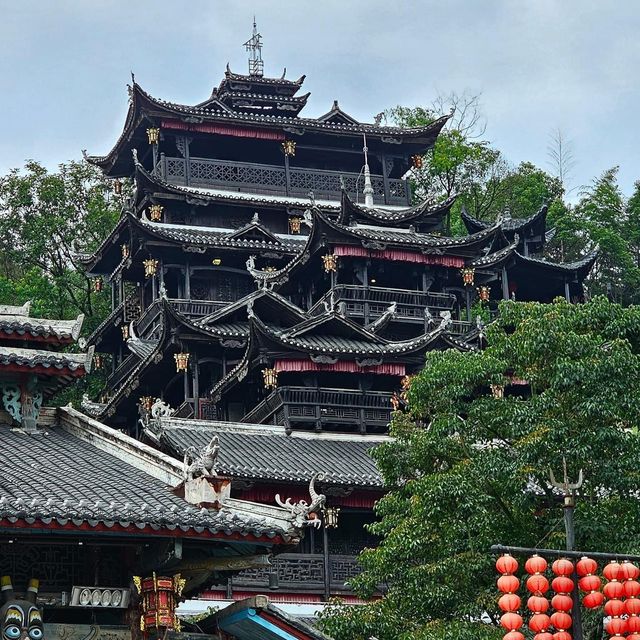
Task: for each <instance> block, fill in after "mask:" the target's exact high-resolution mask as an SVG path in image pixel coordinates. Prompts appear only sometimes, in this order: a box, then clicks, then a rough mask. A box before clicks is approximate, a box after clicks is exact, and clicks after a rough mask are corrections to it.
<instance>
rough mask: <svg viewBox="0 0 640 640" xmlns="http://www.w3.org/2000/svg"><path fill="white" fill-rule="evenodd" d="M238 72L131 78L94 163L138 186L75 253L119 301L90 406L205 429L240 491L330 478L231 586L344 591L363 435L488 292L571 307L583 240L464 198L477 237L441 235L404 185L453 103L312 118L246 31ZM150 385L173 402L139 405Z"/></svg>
mask: <svg viewBox="0 0 640 640" xmlns="http://www.w3.org/2000/svg"><path fill="white" fill-rule="evenodd" d="M254 44H255V43H254ZM258 63H259V64H258ZM250 71H251V73H250V74H249V75H242V74H238V73H234V72H232V71H231V70H230V69H229V67H228V66H227V70H226V72H225V74H224V77H223V79H222V81H221V82H220V84H219V85H218V86H217V87H216V88H214V89H213V91H212V93H211V95H210V97H209V98H207V99H206V100H204V101H203V102H201V103H199V104H197V105H193V106H192V105H183V104H175V103H172V102H167V101H165V100H160V99H158V98H154V97H153V96H151V95H150V94H149V93H148V92H146V91H145V90H144V89H143V88H142V87H141V86H140V85H139V84H138V83H137V82H135V81H134V82H133V84H132V85H131V86H130V88H129V111H128V114H127V118H126V122H125V125H124V129H123V131H122V134H121V136H120V138H119V139H118V141H117V142H116V144H115V146H114V147H113V149H112V150H111V151H110V152H109V153H108V154H107V155H105V156H102V157H96V156H90V157H88V160H89V161H90V162H92V163H93V164H95V165H97V166H99V167H100V168H101V169H102V170H103V171H104V173H105V174H106V175H107V176H109V177H111V178H113V180H114V188H115V190H116V193H120V192H121V190H122V182H121V181H122V179H129V180H131V181H132V182H133V185H134V188H133V192H132V196H131V197H130V198H126V199H124V196H123V211H122V216H121V218H120V221H119V222H118V224H117V226H116V228H115V229H114V230H113V232H112V233H111V235H110V236H109V237H108V238H107V239H106V240H105V242H104V243H103V244H102V246H101V247H100V248H99V249H98V250H97V251H96V253H95V254H94V255H92V256H91V257H88V258H87V259H86V268H87V271H88V272H89V273H91V274H92V275H93V276H94V277H95V278H97V279H100V280H101V281H102V283H108V284H109V285H110V286H111V288H112V301H113V310H112V313H111V315H110V316H109V317H108V318H107V319H106V320H105V321H104V322H103V323H102V325H101V326H100V327H99V328H98V329H97V330H96V331H95V332H94V333H93V335H92V336H91V337H90V339H89V343H90V344H91V345H93V346H94V347H95V349H96V353H99V354H101V356H100V358H99V360H100V361H101V362H103V366H108V367H110V368H109V371H108V379H107V385H106V388H105V390H104V394H103V396H102V397H101V398H99V399H96V401H93V402H87V403H85V409H86V410H87V411H90V412H91V413H92V414H93V415H94V416H96V417H98V418H99V419H101V420H107V421H108V422H109V423H110V424H111V425H112V426H115V427H117V428H119V429H124V430H126V431H127V432H129V433H130V434H133V435H135V436H136V437H138V438H143V439H146V440H147V441H150V442H153V443H155V445H156V446H158V447H160V448H161V449H163V450H165V451H166V452H168V453H171V454H174V455H176V454H177V455H182V454H183V453H184V452H185V451H188V450H189V449H190V447H196V448H199V447H201V446H203V445H204V444H206V442H208V441H209V440H210V438H211V435H212V434H213V433H215V434H217V435H218V437H219V441H220V447H221V451H220V456H219V470H220V471H221V472H222V473H224V474H225V475H228V476H230V477H233V478H234V485H233V487H234V491H235V492H236V494H237V496H238V497H243V498H247V499H251V500H256V501H261V502H268V503H271V502H272V501H273V500H274V499H275V495H276V494H278V493H280V494H286V495H287V496H292V497H294V498H296V497H302V495H303V493H304V492H305V491H306V484H307V483H308V482H309V480H310V479H311V478H312V477H313V476H314V475H315V474H316V473H317V472H322V473H323V476H321V478H320V479H319V485H320V486H321V487H322V491H323V493H325V494H326V495H327V496H328V502H329V507H328V510H327V512H326V513H325V516H324V518H325V524H326V525H327V527H325V529H324V530H323V532H322V533H320V534H318V533H317V532H313V535H310V536H307V538H306V539H305V541H304V543H303V545H304V546H303V547H300V548H298V549H297V550H296V551H295V553H294V552H292V553H291V554H289V555H283V556H279V557H278V558H277V560H276V565H275V569H271V570H269V571H264V572H261V571H255V572H253V573H251V572H249V573H245V574H242V575H241V576H240V577H237V578H235V579H234V582H233V584H231V583H229V585H227V593H228V594H234V595H238V594H240V595H242V594H244V595H250V594H251V593H252V592H255V591H259V590H264V589H265V588H266V587H268V586H270V587H271V588H272V589H274V590H275V589H280V591H281V592H284V593H289V594H290V593H293V592H295V593H298V594H299V593H301V592H308V593H309V594H312V596H313V597H326V596H329V595H330V594H332V593H347V592H348V590H347V588H346V587H345V584H344V583H345V581H346V580H347V579H348V578H349V577H350V576H352V575H353V572H354V571H355V570H356V569H355V565H354V560H353V559H354V556H355V554H356V553H357V552H358V551H359V550H360V548H361V547H362V546H363V545H364V544H365V543H366V542H367V534H366V533H365V530H364V528H363V527H364V525H365V524H366V523H367V522H369V521H371V519H372V515H371V507H372V505H373V503H374V501H375V500H376V499H377V498H378V497H379V496H380V495H381V491H382V486H381V479H380V477H379V475H378V473H377V471H376V469H375V465H374V464H373V463H372V461H371V459H370V458H369V455H368V450H369V448H370V447H371V446H373V445H374V444H376V443H377V442H380V441H381V440H384V439H385V438H386V437H387V436H386V435H385V433H386V430H387V425H388V422H389V420H390V417H391V412H392V411H393V409H394V407H396V406H397V404H398V393H399V392H400V391H401V389H402V385H403V381H405V383H406V380H407V376H411V375H412V374H414V373H416V372H417V371H419V370H420V368H421V367H422V366H423V363H424V357H425V353H426V352H427V351H429V350H432V349H450V348H454V349H467V350H469V349H475V348H478V346H479V345H481V342H482V336H483V326H482V323H480V322H478V321H477V320H476V318H475V317H474V315H475V314H474V313H473V312H472V307H474V305H477V304H478V303H481V304H482V305H483V306H484V308H485V309H487V310H489V311H490V312H492V311H493V310H495V307H496V305H497V301H498V300H500V299H513V298H515V299H517V300H539V301H543V302H547V301H551V300H552V299H553V298H555V297H556V296H566V297H567V299H570V300H573V301H580V300H581V299H582V296H583V289H582V282H583V279H584V277H585V276H586V274H587V273H588V271H589V269H590V268H591V265H592V264H593V261H594V259H595V256H594V255H590V256H587V257H585V259H584V260H582V261H580V262H577V263H573V264H554V263H552V262H549V261H547V260H546V259H545V258H543V257H542V251H543V249H544V245H545V240H546V235H545V234H546V228H545V219H546V214H547V208H546V206H544V204H543V203H541V207H540V210H539V211H538V213H536V214H535V215H533V216H531V217H529V218H525V219H516V218H513V219H512V218H511V217H509V216H507V215H504V216H502V217H501V218H500V219H499V220H498V221H497V222H495V223H486V222H483V221H480V220H475V219H473V218H472V217H470V216H468V215H466V214H465V215H464V222H465V224H466V226H467V229H468V235H466V236H462V237H447V236H446V234H445V233H444V229H445V226H446V225H445V224H444V221H445V219H446V217H447V214H448V213H449V211H450V208H451V206H452V205H453V200H452V199H449V200H445V201H443V202H435V201H433V202H432V201H428V202H414V199H413V197H412V193H411V182H410V179H409V178H410V176H411V170H412V168H413V167H415V166H418V164H419V163H420V159H421V157H422V156H423V155H424V154H425V153H427V152H428V151H429V149H430V148H431V147H432V146H433V144H434V142H435V140H436V138H437V137H438V135H439V133H440V131H441V130H442V128H443V127H444V126H445V125H446V123H447V120H448V117H447V116H443V117H442V118H439V119H436V120H434V121H433V122H432V123H430V124H429V125H427V126H424V127H417V128H399V127H390V126H382V125H380V124H379V123H375V124H367V123H362V122H358V121H357V120H356V119H355V118H353V117H352V116H350V115H349V114H348V113H346V112H345V111H343V110H342V108H341V107H340V106H339V105H338V103H337V101H336V102H334V103H333V105H332V107H331V108H330V109H329V111H327V112H326V113H325V114H323V115H321V116H320V117H305V116H301V115H300V112H301V110H302V109H303V107H304V106H305V104H306V102H307V99H308V97H309V94H308V93H306V94H304V95H299V94H300V91H301V88H302V85H303V81H304V76H302V77H301V78H299V79H297V80H290V79H287V78H286V77H285V74H283V75H282V76H281V77H279V78H270V77H266V76H264V75H263V74H262V63H261V60H260V58H259V56H257V57H256V49H255V47H254V48H253V49H252V61H251V66H250ZM156 398H161V399H162V400H163V401H164V402H166V403H168V404H169V405H170V406H171V407H172V408H173V409H174V412H173V414H172V415H171V416H166V415H165V416H163V417H158V416H153V415H151V414H150V407H151V404H152V403H153V402H154V400H155V399H156ZM285 485H286V486H285ZM292 485H293V487H294V488H293V489H292ZM294 494H295V495H294ZM338 510H340V515H339V518H338V520H337V527H336V526H335V525H336V521H335V520H336V516H337V513H338ZM332 527H333V528H332ZM328 528H332V530H331V531H330V532H328V531H327V529H328ZM212 597H214V596H213V595H212Z"/></svg>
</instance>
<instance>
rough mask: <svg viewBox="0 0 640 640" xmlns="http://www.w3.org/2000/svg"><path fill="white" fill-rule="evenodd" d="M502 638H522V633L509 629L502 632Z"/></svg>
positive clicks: (509, 639)
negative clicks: (506, 631) (507, 631)
mask: <svg viewBox="0 0 640 640" xmlns="http://www.w3.org/2000/svg"><path fill="white" fill-rule="evenodd" d="M502 640H524V634H523V633H520V632H519V631H509V633H505V634H504V636H503V637H502Z"/></svg>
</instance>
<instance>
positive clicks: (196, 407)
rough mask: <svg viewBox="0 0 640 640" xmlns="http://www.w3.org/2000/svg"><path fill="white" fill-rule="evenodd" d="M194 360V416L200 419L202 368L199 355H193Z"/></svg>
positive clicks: (191, 357)
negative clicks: (199, 363) (199, 364)
mask: <svg viewBox="0 0 640 640" xmlns="http://www.w3.org/2000/svg"><path fill="white" fill-rule="evenodd" d="M189 359H190V360H191V359H192V360H193V362H192V366H193V373H192V385H193V414H194V416H195V417H196V419H198V418H200V401H199V400H200V367H199V366H198V354H197V353H192V354H191V356H190V358H189Z"/></svg>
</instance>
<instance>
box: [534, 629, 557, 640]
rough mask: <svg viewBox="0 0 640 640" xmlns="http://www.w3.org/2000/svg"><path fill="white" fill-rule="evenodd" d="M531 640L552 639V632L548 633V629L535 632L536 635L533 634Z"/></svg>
mask: <svg viewBox="0 0 640 640" xmlns="http://www.w3.org/2000/svg"><path fill="white" fill-rule="evenodd" d="M533 640H553V633H549V632H548V631H543V632H542V633H536V635H535V636H533Z"/></svg>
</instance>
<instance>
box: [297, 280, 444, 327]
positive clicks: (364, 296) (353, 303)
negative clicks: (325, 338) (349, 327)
mask: <svg viewBox="0 0 640 640" xmlns="http://www.w3.org/2000/svg"><path fill="white" fill-rule="evenodd" d="M332 294H333V298H334V303H335V305H336V306H337V305H340V304H342V305H344V313H345V314H346V315H347V316H349V317H352V318H362V319H363V320H364V322H365V324H368V323H369V322H374V321H375V320H377V319H378V318H379V317H380V316H381V315H382V314H383V313H385V311H387V309H388V308H389V305H391V304H392V303H393V302H395V303H396V304H397V308H396V318H395V319H396V320H397V321H401V322H412V323H424V322H425V309H429V311H430V312H431V314H432V315H433V316H435V317H436V319H437V317H438V314H439V313H440V311H445V310H447V311H450V310H452V309H453V307H454V305H455V303H456V297H455V296H454V295H453V294H450V293H436V292H433V293H432V292H428V291H427V292H422V291H411V290H409V289H389V288H385V287H363V286H358V285H337V286H336V287H334V288H333V290H332V291H329V292H328V293H326V294H325V295H324V296H323V297H322V298H320V300H318V302H316V303H315V304H314V305H313V307H311V309H310V310H309V313H310V314H311V315H320V314H322V313H324V311H325V306H324V303H325V302H328V301H329V298H330V297H331V295H332Z"/></svg>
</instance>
